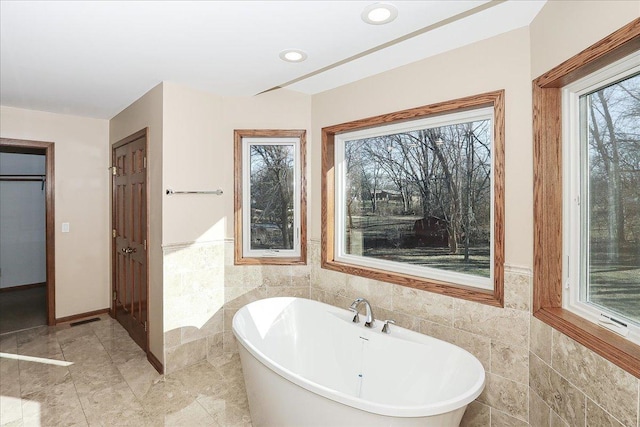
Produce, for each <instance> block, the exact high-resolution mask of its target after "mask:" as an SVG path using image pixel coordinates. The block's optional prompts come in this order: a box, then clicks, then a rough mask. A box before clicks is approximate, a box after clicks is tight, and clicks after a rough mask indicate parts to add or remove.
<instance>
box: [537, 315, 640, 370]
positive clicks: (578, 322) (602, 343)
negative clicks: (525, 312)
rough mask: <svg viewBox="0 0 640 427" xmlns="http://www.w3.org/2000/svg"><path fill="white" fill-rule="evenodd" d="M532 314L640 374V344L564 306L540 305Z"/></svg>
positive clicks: (619, 364)
mask: <svg viewBox="0 0 640 427" xmlns="http://www.w3.org/2000/svg"><path fill="white" fill-rule="evenodd" d="M533 316H534V317H536V318H537V319H539V320H541V321H542V322H544V323H546V324H547V325H549V326H551V327H552V328H554V329H556V330H558V331H559V332H561V333H563V334H565V335H566V336H568V337H569V338H571V339H573V340H575V341H576V342H578V343H580V344H582V345H583V346H585V347H586V348H588V349H589V350H591V351H593V352H595V353H597V354H599V355H600V356H602V357H603V358H605V359H606V360H608V361H609V362H611V363H613V364H614V365H617V366H618V367H620V368H622V369H624V370H625V371H627V372H628V373H630V374H631V375H633V376H635V377H636V378H640V346H638V345H635V344H634V343H632V342H630V341H628V340H626V339H624V338H622V337H620V336H618V335H617V334H615V333H613V332H610V331H608V330H606V329H604V328H602V327H600V326H598V325H596V324H594V323H591V322H590V321H588V320H586V319H584V318H582V317H580V316H578V315H576V314H573V313H571V312H570V311H568V310H564V309H562V308H558V307H548V308H541V309H539V310H538V311H536V312H534V313H533Z"/></svg>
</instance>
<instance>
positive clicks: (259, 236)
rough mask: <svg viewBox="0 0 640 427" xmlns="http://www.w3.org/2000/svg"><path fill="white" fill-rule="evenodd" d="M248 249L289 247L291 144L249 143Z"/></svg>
mask: <svg viewBox="0 0 640 427" xmlns="http://www.w3.org/2000/svg"><path fill="white" fill-rule="evenodd" d="M250 156H251V158H250V167H251V172H250V173H251V175H250V176H251V184H250V185H251V187H250V188H251V191H250V194H251V249H292V248H293V233H294V229H293V201H294V200H293V191H294V186H293V182H294V169H293V166H294V147H293V145H266V144H255V145H251V146H250Z"/></svg>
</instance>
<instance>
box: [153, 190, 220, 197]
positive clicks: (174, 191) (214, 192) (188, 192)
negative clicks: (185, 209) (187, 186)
mask: <svg viewBox="0 0 640 427" xmlns="http://www.w3.org/2000/svg"><path fill="white" fill-rule="evenodd" d="M166 193H167V195H172V194H215V195H218V196H221V195H222V190H215V191H176V190H171V189H170V188H167V192H166Z"/></svg>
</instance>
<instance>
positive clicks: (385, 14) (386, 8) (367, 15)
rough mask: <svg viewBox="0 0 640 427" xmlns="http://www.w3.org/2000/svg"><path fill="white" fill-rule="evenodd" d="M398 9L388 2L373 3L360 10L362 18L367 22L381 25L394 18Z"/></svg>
mask: <svg viewBox="0 0 640 427" xmlns="http://www.w3.org/2000/svg"><path fill="white" fill-rule="evenodd" d="M397 16H398V9H396V7H395V6H394V5H392V4H389V3H373V4H370V5H369V6H367V7H365V8H364V10H363V11H362V15H361V17H362V20H363V21H364V22H366V23H367V24H372V25H382V24H388V23H389V22H391V21H393V20H394V19H396V17H397Z"/></svg>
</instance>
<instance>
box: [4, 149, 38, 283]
mask: <svg viewBox="0 0 640 427" xmlns="http://www.w3.org/2000/svg"><path fill="white" fill-rule="evenodd" d="M14 174H15V175H44V174H45V157H44V156H43V155H37V154H18V153H0V175H14ZM45 194H46V193H45V191H44V188H43V183H42V181H0V288H9V287H13V286H20V285H29V284H34V283H43V282H45V281H46V280H47V270H46V256H45V255H46V251H45V249H46V245H45V242H46V239H45V237H46V236H45V223H46V221H45V219H46V218H45Z"/></svg>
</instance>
